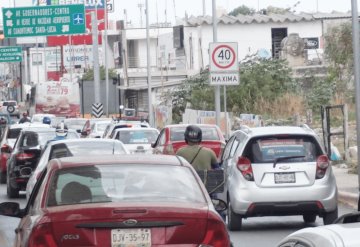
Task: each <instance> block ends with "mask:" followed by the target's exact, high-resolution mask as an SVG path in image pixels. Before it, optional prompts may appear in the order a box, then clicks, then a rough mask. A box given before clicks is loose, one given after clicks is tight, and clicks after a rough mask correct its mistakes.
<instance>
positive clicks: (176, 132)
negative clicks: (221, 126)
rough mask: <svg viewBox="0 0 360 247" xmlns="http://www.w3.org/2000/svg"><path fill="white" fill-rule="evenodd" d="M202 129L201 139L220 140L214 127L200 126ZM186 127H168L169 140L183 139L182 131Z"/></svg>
mask: <svg viewBox="0 0 360 247" xmlns="http://www.w3.org/2000/svg"><path fill="white" fill-rule="evenodd" d="M200 128H201V131H202V140H203V141H218V140H220V137H219V134H218V132H217V129H216V128H215V127H200ZM185 129H186V127H181V128H178V127H176V128H171V129H170V141H175V142H176V141H184V140H185V139H184V133H185Z"/></svg>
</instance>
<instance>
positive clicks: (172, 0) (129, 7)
mask: <svg viewBox="0 0 360 247" xmlns="http://www.w3.org/2000/svg"><path fill="white" fill-rule="evenodd" d="M14 1H15V4H16V7H20V6H30V5H31V4H32V2H33V0H0V7H8V6H9V5H10V6H11V7H13V6H14ZM90 1H92V0H90ZM112 1H113V2H114V5H115V13H113V14H111V15H110V18H111V19H117V20H119V19H124V9H126V12H127V19H128V21H130V20H131V21H132V22H133V23H134V24H135V23H139V22H140V20H141V17H140V16H141V15H140V7H139V6H145V0H112ZM148 1H149V10H150V22H156V21H159V22H165V20H167V21H171V22H174V20H175V16H177V17H179V18H182V17H184V16H185V12H186V13H187V14H188V15H189V16H191V15H195V16H198V15H202V13H203V2H205V6H206V14H207V15H211V13H212V0H205V1H203V0H148ZM297 2H299V4H298V5H297V6H296V7H294V8H292V9H293V10H295V11H296V12H316V11H317V10H318V11H319V12H332V11H339V12H347V11H349V10H350V9H351V0H216V5H217V7H222V8H224V9H225V10H226V11H227V12H230V11H231V10H233V9H234V8H236V7H238V6H240V5H243V4H244V5H246V6H248V7H251V8H254V9H256V10H257V9H258V8H259V9H262V8H266V7H267V6H269V5H271V6H275V7H282V8H288V7H293V6H294V5H295V4H296V3H297ZM165 10H167V11H165ZM165 12H166V13H167V15H165ZM174 13H175V14H174ZM145 18H146V17H145V15H144V7H142V20H143V23H144V25H145Z"/></svg>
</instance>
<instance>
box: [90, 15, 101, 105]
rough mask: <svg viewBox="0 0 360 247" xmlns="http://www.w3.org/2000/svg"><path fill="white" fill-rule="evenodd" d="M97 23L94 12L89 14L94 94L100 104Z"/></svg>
mask: <svg viewBox="0 0 360 247" xmlns="http://www.w3.org/2000/svg"><path fill="white" fill-rule="evenodd" d="M97 24H98V21H97V18H96V15H95V13H94V12H91V32H92V43H93V60H94V68H93V70H94V93H95V102H94V103H101V102H100V73H99V72H100V71H99V70H100V66H99V42H98V25H97Z"/></svg>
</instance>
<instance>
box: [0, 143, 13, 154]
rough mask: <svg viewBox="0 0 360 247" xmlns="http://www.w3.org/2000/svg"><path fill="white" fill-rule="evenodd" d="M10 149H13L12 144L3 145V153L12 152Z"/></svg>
mask: <svg viewBox="0 0 360 247" xmlns="http://www.w3.org/2000/svg"><path fill="white" fill-rule="evenodd" d="M10 150H11V148H10V146H9V145H8V144H6V143H5V144H3V145H2V146H1V152H2V153H10Z"/></svg>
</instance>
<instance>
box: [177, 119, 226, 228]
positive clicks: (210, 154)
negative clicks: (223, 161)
mask: <svg viewBox="0 0 360 247" xmlns="http://www.w3.org/2000/svg"><path fill="white" fill-rule="evenodd" d="M184 137H185V142H186V144H187V145H186V146H185V147H182V148H180V149H179V150H178V151H177V152H176V155H179V156H181V157H183V158H184V159H186V160H187V161H188V162H189V163H190V164H191V165H192V166H193V167H194V169H195V170H197V171H203V170H213V169H220V166H219V164H218V161H217V159H216V155H215V152H214V151H213V150H211V149H210V148H207V147H203V146H200V143H201V141H202V131H201V129H200V128H199V127H198V126H196V125H189V126H187V127H186V130H185V133H184ZM210 196H211V197H212V198H217V194H216V193H211V194H210ZM219 214H220V215H221V217H222V218H223V220H224V221H225V217H226V216H225V212H224V211H219Z"/></svg>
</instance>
